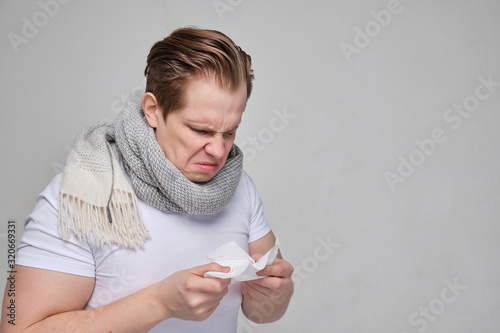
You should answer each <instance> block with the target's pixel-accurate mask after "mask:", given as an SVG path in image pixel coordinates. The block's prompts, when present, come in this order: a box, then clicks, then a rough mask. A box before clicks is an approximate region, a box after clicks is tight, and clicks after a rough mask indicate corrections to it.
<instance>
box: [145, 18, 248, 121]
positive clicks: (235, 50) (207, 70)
mask: <svg viewBox="0 0 500 333" xmlns="http://www.w3.org/2000/svg"><path fill="white" fill-rule="evenodd" d="M144 75H146V92H151V93H152V94H153V95H155V96H156V98H157V100H158V103H159V105H160V107H161V108H162V109H163V116H164V117H166V115H167V114H168V112H170V111H172V110H175V109H178V108H180V107H182V106H183V103H184V98H183V97H184V92H185V87H186V85H187V84H188V83H189V81H190V80H191V79H193V78H195V77H199V76H203V77H206V78H214V79H215V80H216V81H217V82H218V83H219V85H220V87H222V88H224V89H231V90H235V89H237V88H238V87H239V86H240V84H242V83H246V88H247V99H248V98H249V97H250V94H251V92H252V80H253V79H254V75H253V70H252V61H251V58H250V56H249V55H248V54H246V53H245V52H244V51H243V50H242V49H241V48H240V47H239V46H237V45H236V44H235V43H234V42H233V41H232V40H231V39H230V38H229V37H227V36H226V35H224V34H223V33H221V32H219V31H215V30H206V29H198V28H191V27H189V28H181V29H177V30H174V31H173V32H172V33H171V34H170V35H169V36H168V37H166V38H165V39H163V40H161V41H159V42H157V43H155V44H154V45H153V47H152V48H151V51H150V52H149V55H148V59H147V65H146V69H145V70H144Z"/></svg>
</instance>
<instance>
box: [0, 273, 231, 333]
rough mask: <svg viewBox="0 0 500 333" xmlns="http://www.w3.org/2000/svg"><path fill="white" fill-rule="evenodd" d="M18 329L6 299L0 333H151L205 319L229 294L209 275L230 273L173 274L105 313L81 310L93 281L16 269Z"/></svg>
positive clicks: (110, 306)
mask: <svg viewBox="0 0 500 333" xmlns="http://www.w3.org/2000/svg"><path fill="white" fill-rule="evenodd" d="M15 270H16V271H17V274H15V286H16V293H15V304H16V320H15V325H12V324H9V323H8V320H5V318H8V317H7V309H6V307H7V304H8V303H9V302H10V299H11V297H8V295H7V291H8V289H9V288H8V286H7V287H6V294H5V296H4V303H3V306H2V310H3V313H2V322H1V326H0V331H1V332H2V333H17V332H26V333H36V332H65V333H66V332H85V333H87V332H96V333H99V332H117V333H118V332H123V333H127V332H147V331H148V330H150V329H151V328H153V327H154V326H155V325H157V324H158V323H160V322H161V321H163V320H165V319H168V318H174V317H175V318H181V319H185V320H198V321H199V320H204V319H206V318H208V317H209V316H210V315H211V314H212V313H213V311H215V309H216V308H217V306H218V305H219V303H220V301H221V300H222V297H223V296H224V295H226V293H227V292H228V289H227V286H228V285H229V283H230V279H226V280H221V279H205V278H203V274H204V273H205V272H207V271H213V270H215V271H227V270H228V268H225V269H224V268H222V266H219V265H217V264H214V263H212V264H208V265H203V266H198V267H195V268H191V269H188V270H185V271H180V272H176V273H174V274H172V275H171V276H169V277H168V278H166V279H164V280H162V281H160V282H158V283H155V284H153V285H151V286H149V287H147V288H145V289H142V290H140V291H138V292H136V293H134V294H131V295H129V296H127V297H124V298H122V299H120V300H118V301H116V302H113V303H111V304H108V305H106V306H103V307H101V308H96V309H91V310H83V309H84V307H85V304H86V303H87V301H88V300H89V298H90V296H91V294H92V291H93V288H94V278H89V277H83V276H78V275H72V274H66V273H60V272H55V271H49V270H43V269H38V268H31V267H24V266H17V267H16V269H15Z"/></svg>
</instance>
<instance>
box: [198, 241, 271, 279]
mask: <svg viewBox="0 0 500 333" xmlns="http://www.w3.org/2000/svg"><path fill="white" fill-rule="evenodd" d="M279 245H280V243H279V242H278V239H276V244H275V245H274V246H273V247H272V248H271V249H270V250H269V251H268V252H267V253H266V254H265V255H264V256H263V257H262V258H260V260H259V261H257V262H255V261H254V260H253V259H252V257H250V256H249V255H248V253H246V252H245V250H243V249H242V248H241V247H239V246H238V244H237V243H236V242H235V241H231V242H229V243H227V244H224V245H222V246H221V247H219V248H218V249H217V250H215V251H214V252H212V253H211V254H209V255H208V256H207V258H208V259H209V260H210V261H211V262H216V263H218V264H219V265H221V266H228V267H231V271H229V272H227V273H222V272H207V273H205V275H204V276H205V277H214V278H221V279H228V278H231V283H233V282H237V281H249V280H256V279H261V278H263V277H264V276H259V275H257V274H255V273H257V272H258V271H260V270H262V269H264V267H266V265H272V264H274V263H275V262H276V256H277V255H278V249H279Z"/></svg>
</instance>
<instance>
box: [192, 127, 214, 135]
mask: <svg viewBox="0 0 500 333" xmlns="http://www.w3.org/2000/svg"><path fill="white" fill-rule="evenodd" d="M191 130H192V131H193V132H196V133H199V134H204V135H205V134H210V132H209V131H206V130H200V129H196V128H191Z"/></svg>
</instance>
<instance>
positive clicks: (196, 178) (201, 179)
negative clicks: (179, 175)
mask: <svg viewBox="0 0 500 333" xmlns="http://www.w3.org/2000/svg"><path fill="white" fill-rule="evenodd" d="M216 174H217V173H213V174H212V173H210V174H208V173H204V174H199V173H198V174H189V175H184V176H186V178H187V179H188V180H190V181H192V182H193V183H205V182H208V181H209V180H210V179H212V178H214V177H215V175H216Z"/></svg>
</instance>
